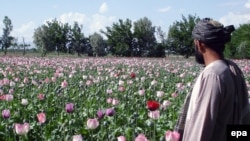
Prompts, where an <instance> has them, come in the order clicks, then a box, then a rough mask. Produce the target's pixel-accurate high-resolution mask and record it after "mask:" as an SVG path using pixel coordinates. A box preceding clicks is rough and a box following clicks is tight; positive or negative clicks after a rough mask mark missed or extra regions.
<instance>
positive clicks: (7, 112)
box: [2, 110, 10, 119]
mask: <svg viewBox="0 0 250 141" xmlns="http://www.w3.org/2000/svg"><path fill="white" fill-rule="evenodd" d="M2 116H3V118H4V119H8V118H9V117H10V110H3V111H2Z"/></svg>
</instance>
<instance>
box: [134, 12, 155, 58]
mask: <svg viewBox="0 0 250 141" xmlns="http://www.w3.org/2000/svg"><path fill="white" fill-rule="evenodd" d="M154 34H155V26H153V25H152V22H151V21H150V20H149V19H148V18H147V17H144V18H142V19H139V20H138V21H136V22H134V37H135V38H136V39H137V40H138V45H139V46H138V47H139V54H140V56H151V55H152V52H153V51H154V46H155V45H156V38H155V35H154ZM150 53H151V54H150Z"/></svg>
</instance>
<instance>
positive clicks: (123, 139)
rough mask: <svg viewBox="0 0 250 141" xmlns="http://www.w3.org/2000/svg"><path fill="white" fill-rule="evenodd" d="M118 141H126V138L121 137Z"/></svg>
mask: <svg viewBox="0 0 250 141" xmlns="http://www.w3.org/2000/svg"><path fill="white" fill-rule="evenodd" d="M117 140H118V141H126V138H125V137H124V136H119V137H117Z"/></svg>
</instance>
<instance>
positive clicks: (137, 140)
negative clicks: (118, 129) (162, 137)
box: [135, 134, 149, 141]
mask: <svg viewBox="0 0 250 141" xmlns="http://www.w3.org/2000/svg"><path fill="white" fill-rule="evenodd" d="M135 141H149V140H148V139H147V137H146V136H145V135H144V134H139V135H138V136H137V137H136V138H135Z"/></svg>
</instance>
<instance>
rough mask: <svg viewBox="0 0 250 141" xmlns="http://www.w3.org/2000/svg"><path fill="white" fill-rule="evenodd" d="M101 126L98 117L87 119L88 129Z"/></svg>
mask: <svg viewBox="0 0 250 141" xmlns="http://www.w3.org/2000/svg"><path fill="white" fill-rule="evenodd" d="M98 126H99V121H98V120H97V119H96V118H93V119H88V120H87V127H88V129H96V128H97V127H98Z"/></svg>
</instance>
